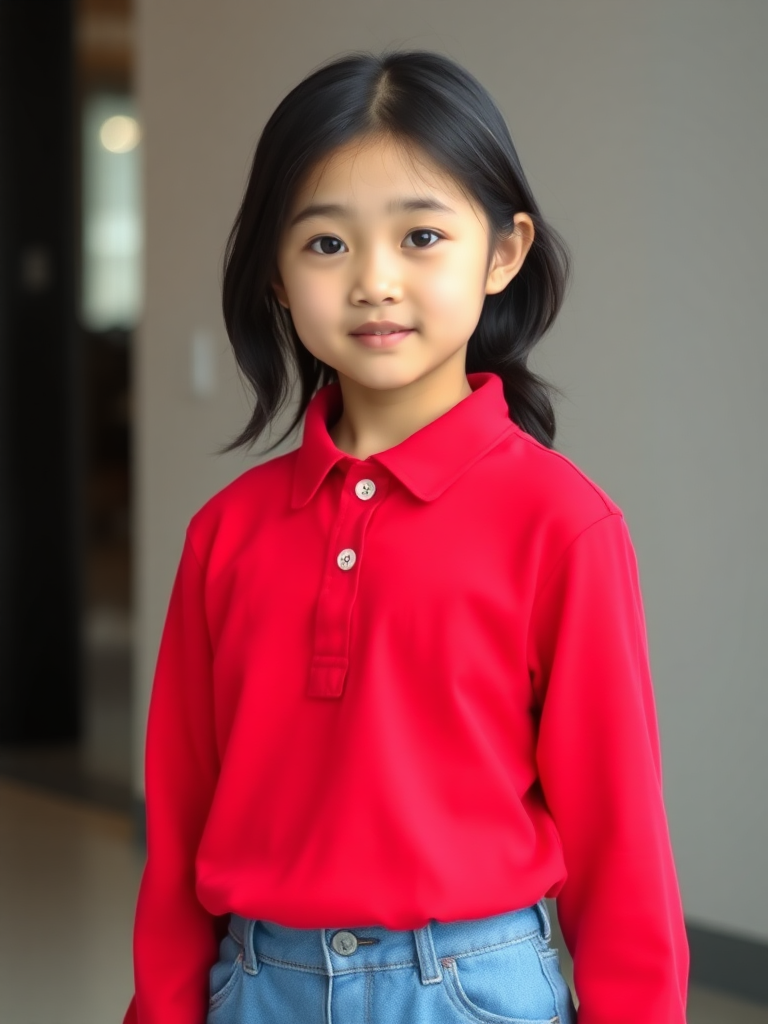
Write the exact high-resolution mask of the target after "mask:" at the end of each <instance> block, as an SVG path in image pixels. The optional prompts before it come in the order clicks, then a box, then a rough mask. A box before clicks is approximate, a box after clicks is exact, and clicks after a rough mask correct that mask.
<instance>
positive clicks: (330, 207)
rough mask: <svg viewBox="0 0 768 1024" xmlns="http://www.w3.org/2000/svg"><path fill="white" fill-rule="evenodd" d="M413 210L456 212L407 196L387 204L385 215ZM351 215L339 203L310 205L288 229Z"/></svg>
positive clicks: (429, 199)
mask: <svg viewBox="0 0 768 1024" xmlns="http://www.w3.org/2000/svg"><path fill="white" fill-rule="evenodd" d="M414 210H437V211H439V212H440V213H455V212H456V211H455V210H452V209H451V208H450V206H446V205H445V203H441V202H440V200H439V199H434V198H432V197H431V196H430V197H426V196H409V197H408V198H405V199H393V200H391V201H390V202H389V203H388V204H387V213H396V212H400V211H408V212H411V211H414ZM351 213H352V207H350V206H341V205H340V204H339V203H312V204H311V205H310V206H305V207H304V209H303V210H301V211H300V212H299V213H297V214H296V216H295V217H294V218H293V220H292V221H291V223H290V224H289V225H288V227H289V228H292V227H295V226H296V225H297V224H298V223H300V222H301V221H303V220H308V219H309V218H310V217H323V216H325V217H348V216H349V215H350V214H351Z"/></svg>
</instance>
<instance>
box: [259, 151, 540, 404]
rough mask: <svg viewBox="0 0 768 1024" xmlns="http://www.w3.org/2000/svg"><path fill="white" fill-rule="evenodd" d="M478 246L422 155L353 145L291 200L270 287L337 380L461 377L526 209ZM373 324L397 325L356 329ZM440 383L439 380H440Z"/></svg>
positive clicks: (468, 213) (479, 216) (515, 259)
mask: <svg viewBox="0 0 768 1024" xmlns="http://www.w3.org/2000/svg"><path fill="white" fill-rule="evenodd" d="M515 221H516V224H517V228H518V230H516V231H515V232H514V233H513V234H512V235H510V236H509V238H508V239H507V240H505V241H504V242H503V243H502V245H501V246H500V247H499V248H498V249H497V250H496V251H495V252H494V253H492V252H490V236H489V226H488V220H487V217H486V215H485V213H484V211H483V210H482V209H481V208H480V207H478V206H477V205H476V204H475V203H474V202H471V201H470V200H469V199H468V198H467V197H466V196H465V195H463V194H462V192H461V190H460V188H459V187H458V185H457V184H456V182H455V181H454V180H453V179H452V178H451V177H450V176H449V175H447V174H446V173H445V172H444V171H443V170H442V169H441V168H440V167H438V166H437V165H436V164H435V163H434V162H432V161H431V160H430V159H429V158H428V157H427V156H426V155H422V154H420V153H414V152H413V151H412V150H411V151H408V150H406V149H405V148H404V147H403V146H402V144H398V143H397V142H395V141H394V140H391V139H376V140H366V141H363V142H360V141H357V142H353V143H351V144H349V145H346V146H344V147H342V148H340V149H338V150H336V151H335V152H334V153H333V154H331V156H330V158H329V159H328V160H326V161H325V162H323V163H321V164H320V165H319V166H318V167H317V168H315V170H314V171H313V172H312V174H311V175H310V176H309V177H308V179H307V181H306V182H305V183H304V186H303V187H302V188H301V189H300V190H299V192H298V194H297V195H296V196H295V199H294V203H293V206H292V208H291V209H290V210H289V212H288V216H287V219H286V228H285V230H284V232H283V235H282V238H281V239H280V242H279V247H278V257H277V277H276V278H275V279H274V280H273V287H274V290H275V294H276V295H277V298H278V300H279V301H280V303H281V304H282V305H283V306H285V307H286V308H287V309H289V310H290V313H291V317H292V319H293V324H294V327H295V329H296V332H297V334H298V336H299V338H300V339H301V341H302V342H303V343H304V345H305V346H306V348H307V349H309V351H310V352H311V353H312V354H313V355H314V356H316V357H317V358H318V359H320V360H322V361H323V362H324V363H326V364H328V365H329V366H332V367H333V368H334V369H335V370H337V372H338V374H339V378H340V380H341V381H342V383H343V382H344V378H349V379H351V380H353V381H354V382H355V383H356V384H357V385H359V386H361V387H363V388H370V389H374V390H381V389H392V388H400V387H405V386H407V385H409V384H413V383H414V382H415V381H417V380H420V379H426V378H433V379H434V380H435V381H437V380H438V379H441V380H447V379H448V377H450V376H455V378H456V380H457V381H458V380H462V382H463V383H466V377H465V361H466V348H467V343H468V341H469V338H470V335H471V334H472V332H473V331H474V329H475V327H476V325H477V322H478V320H479V318H480V313H481V311H482V308H483V301H484V299H485V296H486V295H487V294H490V293H491V292H499V291H502V290H503V288H504V287H506V285H507V284H508V283H509V281H510V280H511V278H512V277H514V275H515V274H516V273H517V271H518V270H519V268H520V266H521V265H522V262H523V259H524V258H525V254H526V253H527V251H528V248H529V247H530V244H531V241H532V240H533V225H532V223H531V221H530V217H528V215H527V214H518V215H517V216H516V218H515ZM381 321H386V322H387V323H385V324H382V325H381V327H380V328H379V329H380V330H386V331H391V330H393V329H394V327H393V326H392V325H396V326H398V327H401V328H403V329H404V331H405V333H404V332H402V331H401V332H399V333H397V334H395V335H394V336H393V338H392V339H391V341H392V342H393V343H391V344H386V345H384V344H381V341H384V342H386V341H387V339H386V337H384V338H383V339H377V338H372V337H370V336H368V337H362V336H361V329H364V331H366V332H370V331H371V330H374V331H375V330H376V327H375V326H374V327H373V328H371V327H367V328H366V327H365V325H366V324H370V323H371V322H372V323H373V324H374V325H375V324H377V323H379V322H381ZM449 386H450V385H449Z"/></svg>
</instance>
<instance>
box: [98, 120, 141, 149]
mask: <svg viewBox="0 0 768 1024" xmlns="http://www.w3.org/2000/svg"><path fill="white" fill-rule="evenodd" d="M99 138H100V139H101V144H102V146H103V147H104V149H108V150H109V152H110V153H129V152H130V151H131V150H132V149H134V148H135V147H136V146H137V145H138V142H139V139H140V138H141V132H140V130H139V123H138V121H137V120H136V118H135V117H125V116H124V115H123V114H115V116H114V117H108V118H107V120H106V121H105V122H104V123H103V124H102V126H101V128H100V129H99Z"/></svg>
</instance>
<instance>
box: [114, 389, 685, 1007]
mask: <svg viewBox="0 0 768 1024" xmlns="http://www.w3.org/2000/svg"><path fill="white" fill-rule="evenodd" d="M468 379H469V382H470V385H471V387H472V389H473V391H472V394H471V395H469V396H467V397H466V398H464V399H462V400H461V401H460V402H459V403H458V404H457V405H455V406H454V407H453V408H452V409H450V410H449V411H448V412H446V413H444V414H443V415H442V416H440V417H439V418H438V419H436V420H434V421H433V422H432V423H429V424H428V425H427V426H425V427H423V428H422V429H420V430H418V431H416V433H414V434H412V435H411V436H410V437H409V438H407V439H406V440H405V441H403V442H401V443H400V444H398V445H396V446H395V447H394V448H390V449H388V450H386V451H383V452H379V453H378V454H375V455H371V456H370V457H369V458H367V459H365V460H360V459H356V458H353V457H352V456H350V455H347V454H346V453H344V452H342V451H340V450H339V449H338V448H337V447H336V446H335V444H334V443H333V441H332V439H331V437H330V435H329V433H328V428H329V426H331V425H332V423H333V422H335V420H336V419H337V418H338V415H339V414H340V412H341V391H340V388H339V385H338V384H332V385H328V386H326V387H324V388H322V389H321V390H320V391H319V392H317V394H316V395H315V396H314V398H313V399H312V402H311V404H310V406H309V408H308V410H307V414H306V420H305V427H304V437H303V441H302V444H301V446H300V447H299V448H297V449H295V450H294V451H291V452H289V453H287V454H284V455H280V456H278V457H274V458H272V459H271V460H269V461H267V462H264V463H262V464H260V465H257V466H254V467H252V468H251V469H248V470H247V471H246V472H244V473H243V474H242V475H241V476H239V477H238V478H237V479H236V480H234V481H233V482H232V483H231V484H229V485H228V486H227V487H225V488H224V489H223V490H221V491H220V492H219V493H218V494H216V495H215V496H214V497H213V498H211V499H210V500H209V501H208V502H207V503H206V504H205V505H204V506H203V507H202V508H201V509H200V510H199V511H198V512H197V513H196V514H195V515H194V516H193V517H192V519H191V521H190V523H189V526H188V529H187V533H186V539H185V543H184V549H183V552H182V555H181V561H180V564H179V568H178V572H177V575H176V580H175V583H174V586H173V591H172V593H171V598H170V605H169V608H168V614H167V619H166V623H165V628H164V632H163V637H162V641H161V645H160V651H159V655H158V661H157V668H156V674H155V679H154V685H153V690H152V697H151V703H150V710H149V722H148V729H147V747H146V798H147V818H148V821H147V850H148V857H147V864H146V868H145V871H144V876H143V879H142V883H141V889H140V893H139V898H138V905H137V910H136V924H135V935H134V961H135V976H136V994H135V997H134V999H133V1000H132V1001H131V1005H130V1007H129V1009H128V1012H127V1014H126V1017H125V1024H204V1021H205V1018H206V1012H207V1002H208V971H209V969H210V967H211V965H212V964H213V963H214V962H215V961H216V959H217V957H218V941H219V938H220V936H221V934H222V925H223V924H224V923H225V922H226V918H225V917H220V916H219V915H226V914H227V913H228V912H230V911H235V912H237V913H239V914H242V915H244V916H246V917H254V918H262V919H265V920H270V921H276V922H279V923H280V924H284V925H289V926H294V927H300V928H322V927H328V928H330V927H340V926H344V925H348V926H355V925H358V926H364V925H372V924H382V925H385V926H386V927H388V928H397V929H409V928H419V927H421V926H423V925H424V924H426V922H427V921H428V920H429V919H430V918H434V919H437V920H438V921H450V920H458V919H463V918H476V917H484V916H487V915H490V914H497V913H502V912H504V911H508V910H513V909H516V908H519V907H526V906H530V905H531V904H533V903H535V902H536V901H537V900H538V899H540V898H541V897H542V896H548V897H557V906H558V916H559V920H560V924H561V926H562V930H563V933H564V937H565V940H566V943H567V945H568V948H569V950H570V952H571V954H572V956H573V958H574V968H575V979H574V980H575V986H576V990H577V993H578V996H579V999H580V1009H579V1024H684V1021H685V1001H686V987H687V976H688V945H687V941H686V933H685V927H684V922H683V911H682V906H681V898H680V892H679V888H678V882H677V878H676V872H675V865H674V860H673V852H672V848H671V844H670V839H669V833H668V829H667V820H666V815H665V809H664V802H663V794H662V776H661V756H660V747H659V735H658V727H657V720H656V712H655V705H654V697H653V690H652V680H651V673H650V667H649V655H648V646H647V639H646V627H645V620H644V614H643V606H642V599H641V591H640V583H639V578H638V568H637V562H636V558H635V553H634V549H633V546H632V542H631V539H630V535H629V531H628V528H627V524H626V522H625V520H624V517H623V515H622V511H621V509H620V508H619V507H618V506H617V505H616V504H615V502H613V501H612V500H611V498H610V497H609V496H608V495H607V494H606V493H605V492H604V491H603V490H601V489H600V488H599V487H598V486H597V485H596V484H595V483H594V482H593V481H591V480H590V479H589V478H588V477H587V476H585V475H584V473H582V472H581V471H580V470H579V469H578V468H577V467H576V466H575V465H574V464H573V463H572V462H571V461H570V460H569V459H568V458H566V457H565V456H564V455H562V454H560V453H558V452H555V451H553V450H551V449H548V448H546V447H544V446H543V445H541V444H539V443H538V442H537V441H536V440H534V439H533V438H532V437H531V436H530V435H529V434H527V433H525V432H524V431H523V430H522V429H521V428H519V427H518V426H516V424H515V423H514V422H512V420H511V419H510V417H509V411H508V408H507V404H506V401H505V398H504V393H503V388H502V382H501V379H500V378H499V377H498V376H497V375H495V374H492V373H473V374H469V375H468Z"/></svg>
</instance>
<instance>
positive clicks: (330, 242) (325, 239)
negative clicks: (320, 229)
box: [309, 235, 344, 256]
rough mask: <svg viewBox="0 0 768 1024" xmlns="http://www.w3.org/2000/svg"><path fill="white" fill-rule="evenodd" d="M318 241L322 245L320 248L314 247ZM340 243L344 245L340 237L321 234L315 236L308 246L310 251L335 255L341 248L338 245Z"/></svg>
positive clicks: (324, 254)
mask: <svg viewBox="0 0 768 1024" xmlns="http://www.w3.org/2000/svg"><path fill="white" fill-rule="evenodd" d="M318 243H319V244H320V245H321V246H322V248H321V249H320V250H318V249H316V248H315V246H316V245H317V244H318ZM342 245H344V243H343V242H342V241H341V239H339V238H334V236H333V235H322V236H321V237H320V238H315V239H314V240H313V241H311V242H310V243H309V248H310V249H311V250H312V252H321V253H322V254H323V256H335V255H336V253H337V252H341V249H340V248H338V247H339V246H342ZM326 246H327V247H326ZM334 247H335V248H334Z"/></svg>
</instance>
